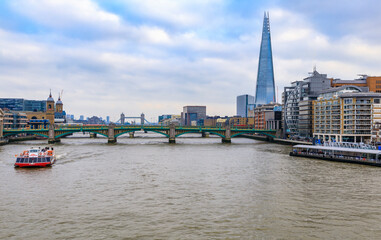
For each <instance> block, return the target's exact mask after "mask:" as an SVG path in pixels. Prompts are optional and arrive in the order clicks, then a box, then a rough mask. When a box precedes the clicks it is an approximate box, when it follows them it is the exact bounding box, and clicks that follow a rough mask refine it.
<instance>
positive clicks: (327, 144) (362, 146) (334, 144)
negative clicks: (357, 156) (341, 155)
mask: <svg viewBox="0 0 381 240" xmlns="http://www.w3.org/2000/svg"><path fill="white" fill-rule="evenodd" d="M323 146H325V147H341V148H355V149H368V150H377V148H376V146H373V145H369V144H365V143H352V142H324V144H323Z"/></svg>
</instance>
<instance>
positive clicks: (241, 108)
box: [237, 94, 255, 117]
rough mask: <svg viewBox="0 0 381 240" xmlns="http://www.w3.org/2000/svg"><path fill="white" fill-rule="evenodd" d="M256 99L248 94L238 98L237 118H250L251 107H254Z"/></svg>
mask: <svg viewBox="0 0 381 240" xmlns="http://www.w3.org/2000/svg"><path fill="white" fill-rule="evenodd" d="M254 100H255V99H254V97H253V96H251V95H248V94H245V95H240V96H238V97H237V116H241V117H248V112H249V108H250V107H249V106H251V105H254Z"/></svg>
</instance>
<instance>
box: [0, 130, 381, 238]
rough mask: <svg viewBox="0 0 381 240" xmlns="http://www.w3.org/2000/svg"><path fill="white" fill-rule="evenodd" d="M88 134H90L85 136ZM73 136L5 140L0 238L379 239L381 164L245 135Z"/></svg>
mask: <svg viewBox="0 0 381 240" xmlns="http://www.w3.org/2000/svg"><path fill="white" fill-rule="evenodd" d="M77 136H83V135H77ZM167 141H168V139H166V138H163V137H161V136H160V135H156V134H143V133H141V134H136V138H134V139H130V138H127V137H124V138H123V137H120V138H118V143H117V144H111V145H110V144H107V139H105V138H101V137H100V138H96V139H90V138H87V137H86V138H85V137H74V138H66V139H62V142H61V143H60V144H56V145H55V150H56V154H57V162H56V164H55V165H54V166H53V167H50V168H40V169H15V168H14V167H13V163H14V155H15V154H18V153H20V152H21V151H22V150H24V149H26V148H28V147H31V146H46V141H27V142H20V143H15V144H9V145H5V146H0V181H1V185H0V239H380V238H381V208H380V207H381V168H377V167H370V166H363V165H355V164H346V163H336V162H328V161H322V160H314V159H305V158H295V157H290V156H289V155H288V153H289V151H290V149H291V148H290V146H283V145H277V144H271V143H267V142H261V141H256V140H251V139H245V138H234V139H233V140H232V144H221V139H220V138H218V137H210V138H200V137H199V136H198V135H189V136H187V135H183V137H179V138H177V139H176V141H177V143H176V144H168V143H167Z"/></svg>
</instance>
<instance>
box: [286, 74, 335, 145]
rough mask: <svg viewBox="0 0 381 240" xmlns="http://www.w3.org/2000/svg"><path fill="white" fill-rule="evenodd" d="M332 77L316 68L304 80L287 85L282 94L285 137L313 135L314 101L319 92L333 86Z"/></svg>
mask: <svg viewBox="0 0 381 240" xmlns="http://www.w3.org/2000/svg"><path fill="white" fill-rule="evenodd" d="M331 81H332V79H330V78H327V75H326V74H320V73H318V72H317V71H316V69H314V71H313V72H312V73H310V76H309V77H307V78H305V79H303V81H295V82H292V83H291V86H290V87H285V88H284V92H283V94H282V105H283V128H284V137H292V136H301V137H312V135H313V124H312V122H313V111H312V103H313V101H314V100H316V99H317V97H318V95H319V93H320V92H321V91H323V90H325V89H329V88H330V87H331Z"/></svg>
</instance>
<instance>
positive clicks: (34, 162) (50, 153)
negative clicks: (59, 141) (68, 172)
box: [15, 147, 56, 167]
mask: <svg viewBox="0 0 381 240" xmlns="http://www.w3.org/2000/svg"><path fill="white" fill-rule="evenodd" d="M55 161H56V156H55V154H54V149H53V148H52V147H45V148H31V149H29V150H25V151H24V152H22V153H21V154H20V155H16V162H15V167H49V166H51V165H53V164H54V162H55Z"/></svg>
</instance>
